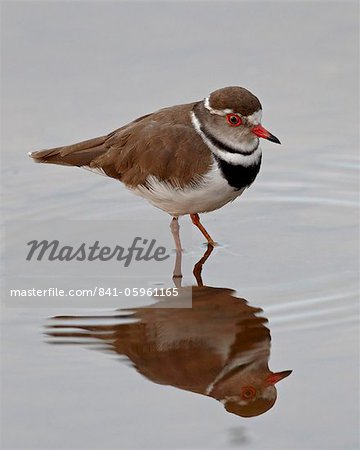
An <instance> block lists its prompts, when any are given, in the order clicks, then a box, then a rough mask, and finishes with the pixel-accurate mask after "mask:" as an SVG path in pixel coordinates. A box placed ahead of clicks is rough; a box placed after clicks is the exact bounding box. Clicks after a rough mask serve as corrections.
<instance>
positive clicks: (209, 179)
mask: <svg viewBox="0 0 360 450" xmlns="http://www.w3.org/2000/svg"><path fill="white" fill-rule="evenodd" d="M133 191H134V192H135V194H137V195H140V196H141V197H144V198H146V200H148V201H149V202H150V203H151V204H153V205H154V206H156V207H157V208H160V209H162V210H163V211H166V212H167V213H169V214H171V215H172V216H181V215H184V214H195V213H203V212H209V211H214V210H215V209H219V208H221V207H222V206H224V205H226V203H229V202H231V201H233V200H235V198H236V197H238V196H239V195H241V194H242V193H243V191H244V189H240V190H236V189H234V188H233V187H231V186H229V184H228V182H227V181H226V179H225V178H224V177H223V175H222V173H221V170H220V169H219V167H218V165H217V164H216V163H214V165H213V167H212V169H211V171H210V172H209V173H208V174H207V175H205V176H204V177H202V178H201V179H200V180H199V182H197V183H194V185H191V186H187V187H186V188H181V187H174V186H172V185H171V184H170V183H167V182H163V181H159V180H158V179H157V178H156V177H153V176H150V177H148V178H147V187H144V186H140V187H137V188H135V189H133Z"/></svg>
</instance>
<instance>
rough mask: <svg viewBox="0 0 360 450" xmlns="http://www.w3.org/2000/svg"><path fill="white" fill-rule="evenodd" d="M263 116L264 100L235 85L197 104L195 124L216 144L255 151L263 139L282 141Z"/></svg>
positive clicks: (244, 150) (239, 150)
mask: <svg viewBox="0 0 360 450" xmlns="http://www.w3.org/2000/svg"><path fill="white" fill-rule="evenodd" d="M261 115H262V107H261V103H260V101H259V99H258V98H257V97H255V95H253V94H252V93H251V92H250V91H248V90H247V89H245V88H242V87H238V86H231V87H225V88H222V89H218V90H216V91H214V92H212V93H211V94H210V95H209V96H208V97H206V98H205V99H204V100H203V101H202V102H199V103H198V104H197V105H195V107H194V110H193V123H194V125H195V127H196V128H197V131H198V132H201V133H202V134H203V136H204V137H205V138H207V139H208V140H209V141H210V143H212V144H213V145H215V146H216V145H219V144H220V146H222V147H224V146H226V147H228V149H230V151H231V150H233V151H234V152H239V153H242V154H251V153H252V152H254V150H256V149H257V147H258V146H259V138H263V139H267V140H269V141H271V142H275V143H277V144H280V141H279V139H278V138H277V137H275V136H274V135H273V134H271V133H270V132H269V131H267V130H266V129H265V128H264V127H263V126H262V125H261Z"/></svg>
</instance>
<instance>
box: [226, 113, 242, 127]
mask: <svg viewBox="0 0 360 450" xmlns="http://www.w3.org/2000/svg"><path fill="white" fill-rule="evenodd" d="M226 120H227V123H228V124H229V125H231V126H232V127H238V126H239V125H241V124H242V120H241V118H240V117H239V116H237V115H236V114H226Z"/></svg>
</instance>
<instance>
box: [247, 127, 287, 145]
mask: <svg viewBox="0 0 360 450" xmlns="http://www.w3.org/2000/svg"><path fill="white" fill-rule="evenodd" d="M251 131H252V132H253V133H254V134H255V135H256V136H257V137H259V138H263V139H267V140H268V141H271V142H276V144H281V142H280V141H279V139H278V138H277V137H276V136H274V135H273V134H271V133H270V132H269V131H268V130H266V129H265V128H264V127H263V126H262V125H256V126H255V127H254V128H253V129H252V130H251Z"/></svg>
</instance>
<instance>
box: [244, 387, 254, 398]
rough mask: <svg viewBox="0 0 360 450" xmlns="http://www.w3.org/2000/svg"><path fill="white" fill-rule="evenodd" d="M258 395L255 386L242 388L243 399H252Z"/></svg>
mask: <svg viewBox="0 0 360 450" xmlns="http://www.w3.org/2000/svg"><path fill="white" fill-rule="evenodd" d="M255 396H256V389H255V388H254V387H253V386H244V387H242V388H241V398H242V399H243V400H252V399H253V398H254V397H255Z"/></svg>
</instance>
